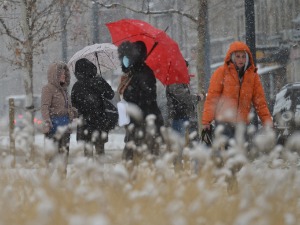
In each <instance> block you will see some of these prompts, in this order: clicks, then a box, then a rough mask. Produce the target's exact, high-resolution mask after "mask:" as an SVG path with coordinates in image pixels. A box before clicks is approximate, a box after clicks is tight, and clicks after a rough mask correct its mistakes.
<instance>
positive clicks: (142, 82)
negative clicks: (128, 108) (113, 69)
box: [118, 41, 164, 160]
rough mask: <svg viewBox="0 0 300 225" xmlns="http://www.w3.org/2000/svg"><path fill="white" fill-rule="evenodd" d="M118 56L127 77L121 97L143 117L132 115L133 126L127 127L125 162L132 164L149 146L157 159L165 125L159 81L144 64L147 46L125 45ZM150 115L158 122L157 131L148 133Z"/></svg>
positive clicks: (124, 77)
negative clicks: (159, 106) (161, 128)
mask: <svg viewBox="0 0 300 225" xmlns="http://www.w3.org/2000/svg"><path fill="white" fill-rule="evenodd" d="M118 53H119V58H120V61H121V65H122V71H123V72H124V73H125V75H124V76H123V77H122V82H121V84H120V85H119V88H118V91H119V94H120V96H122V97H123V98H124V100H125V101H127V102H128V103H129V104H131V105H135V106H137V108H138V109H139V111H140V113H141V119H137V118H136V117H135V116H133V115H130V124H129V125H127V127H126V128H127V129H126V137H125V143H126V145H125V148H124V150H123V159H125V160H132V159H133V156H134V151H139V150H140V151H142V150H143V149H142V148H143V146H146V147H147V151H148V152H149V153H151V154H152V155H158V154H159V140H158V139H159V137H160V127H161V126H163V124H164V121H163V117H162V114H161V111H160V109H159V108H158V105H157V101H156V98H157V93H156V78H155V76H154V73H153V71H152V69H151V68H150V67H149V66H148V65H147V64H146V63H145V60H146V57H147V48H146V45H145V43H144V42H142V41H136V42H129V41H126V42H123V43H122V44H121V45H120V46H119V47H118ZM150 115H154V116H155V121H154V124H153V125H154V127H153V129H154V130H152V131H150V132H149V131H147V127H149V126H148V125H147V122H149V119H150V118H149V116H150ZM147 117H148V118H147ZM132 142H133V143H134V145H133V144H132Z"/></svg>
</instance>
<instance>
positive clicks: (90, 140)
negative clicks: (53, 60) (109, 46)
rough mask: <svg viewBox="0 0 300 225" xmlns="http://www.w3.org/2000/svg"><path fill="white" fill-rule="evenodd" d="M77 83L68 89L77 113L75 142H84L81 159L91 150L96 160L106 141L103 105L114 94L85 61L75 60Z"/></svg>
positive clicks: (88, 154)
mask: <svg viewBox="0 0 300 225" xmlns="http://www.w3.org/2000/svg"><path fill="white" fill-rule="evenodd" d="M75 77H76V78H77V81H76V82H75V84H74V86H73V87H72V91H71V99H72V104H73V105H74V107H76V108H77V110H78V116H79V119H80V121H79V124H78V127H77V140H78V141H84V142H85V144H84V146H85V147H84V155H85V156H88V157H91V156H92V155H93V149H94V148H95V152H96V154H97V156H100V155H103V154H104V153H105V151H104V145H105V143H106V142H107V141H108V132H109V131H110V129H111V127H108V126H107V123H106V122H107V121H108V120H109V119H110V118H107V115H106V113H105V101H108V100H111V99H113V97H114V95H115V93H114V91H113V90H112V88H111V86H110V85H109V84H108V83H107V82H106V80H105V79H103V77H101V76H98V75H97V67H96V66H95V65H94V64H93V63H92V62H91V61H89V60H88V59H85V58H83V59H79V60H78V61H77V62H76V64H75Z"/></svg>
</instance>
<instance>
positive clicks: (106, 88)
mask: <svg viewBox="0 0 300 225" xmlns="http://www.w3.org/2000/svg"><path fill="white" fill-rule="evenodd" d="M91 84H92V89H93V90H94V93H95V94H97V95H98V96H102V97H104V98H106V99H109V100H110V99H113V97H114V96H115V92H114V91H113V89H112V88H111V86H110V85H109V84H108V83H107V81H106V80H105V79H103V78H102V77H99V76H97V77H95V78H93V81H92V82H91Z"/></svg>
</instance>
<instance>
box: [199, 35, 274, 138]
mask: <svg viewBox="0 0 300 225" xmlns="http://www.w3.org/2000/svg"><path fill="white" fill-rule="evenodd" d="M252 104H253V106H254V108H255V110H256V112H257V114H258V116H259V118H260V120H261V121H262V124H263V125H264V126H266V125H269V126H273V122H272V117H271V114H270V111H269V109H268V105H267V102H266V98H265V94H264V90H263V86H262V84H261V81H260V78H259V75H258V74H257V68H256V67H255V65H254V61H253V57H252V54H251V52H250V49H249V47H248V46H247V45H246V44H245V43H243V42H240V41H236V42H233V43H232V44H231V45H230V46H229V49H228V51H227V54H226V56H225V59H224V64H223V65H222V66H220V67H219V68H217V70H216V71H215V72H214V74H213V75H212V77H211V79H210V85H209V88H208V93H207V97H206V101H205V103H204V110H203V115H202V127H203V129H204V130H209V129H210V125H211V123H212V122H213V121H215V124H216V126H218V125H220V124H222V125H223V126H224V132H223V133H224V135H226V136H227V138H228V140H229V139H231V138H233V137H234V135H235V127H236V124H238V123H242V124H245V125H249V123H250V116H249V114H250V109H251V106H252Z"/></svg>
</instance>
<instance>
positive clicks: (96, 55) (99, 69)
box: [95, 52, 102, 76]
mask: <svg viewBox="0 0 300 225" xmlns="http://www.w3.org/2000/svg"><path fill="white" fill-rule="evenodd" d="M95 56H96V59H97V63H98V67H99V72H100V76H102V73H101V68H100V63H99V59H98V55H97V52H95Z"/></svg>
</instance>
